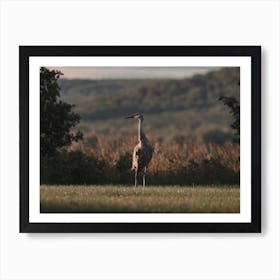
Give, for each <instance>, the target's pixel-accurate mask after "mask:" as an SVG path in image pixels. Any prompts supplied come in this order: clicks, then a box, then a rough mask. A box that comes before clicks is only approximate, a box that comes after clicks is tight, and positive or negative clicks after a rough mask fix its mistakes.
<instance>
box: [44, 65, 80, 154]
mask: <svg viewBox="0 0 280 280" xmlns="http://www.w3.org/2000/svg"><path fill="white" fill-rule="evenodd" d="M61 75H63V74H62V73H61V72H59V71H56V70H52V71H50V70H48V69H47V68H45V67H41V68H40V143H41V147H40V151H41V156H50V155H52V154H53V153H54V152H55V151H56V150H57V149H59V148H62V147H64V146H68V145H70V144H71V143H72V142H73V141H78V140H79V139H82V133H81V132H80V131H78V132H77V133H73V132H70V130H71V128H73V127H74V126H75V125H76V124H77V123H78V122H79V121H80V116H79V115H78V114H77V113H74V112H72V109H73V107H74V105H70V104H68V103H65V102H63V101H61V100H60V93H59V89H60V88H59V86H58V79H59V77H60V76H61Z"/></svg>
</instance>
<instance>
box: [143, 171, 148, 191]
mask: <svg viewBox="0 0 280 280" xmlns="http://www.w3.org/2000/svg"><path fill="white" fill-rule="evenodd" d="M146 172H147V167H145V168H144V171H143V188H144V187H145V184H146Z"/></svg>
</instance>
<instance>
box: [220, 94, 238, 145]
mask: <svg viewBox="0 0 280 280" xmlns="http://www.w3.org/2000/svg"><path fill="white" fill-rule="evenodd" d="M219 100H220V101H222V102H223V103H224V104H225V105H226V106H228V108H229V112H230V114H231V115H232V116H233V118H234V121H233V123H232V124H231V127H232V128H233V129H234V130H235V135H236V141H237V142H239V141H240V103H239V101H238V100H237V99H236V98H235V97H225V96H221V97H220V98H219Z"/></svg>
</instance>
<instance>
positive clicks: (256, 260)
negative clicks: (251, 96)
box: [0, 0, 280, 280]
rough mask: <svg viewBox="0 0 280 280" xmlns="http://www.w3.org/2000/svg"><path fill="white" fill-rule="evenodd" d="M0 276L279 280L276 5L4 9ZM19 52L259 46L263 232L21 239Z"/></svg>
mask: <svg viewBox="0 0 280 280" xmlns="http://www.w3.org/2000/svg"><path fill="white" fill-rule="evenodd" d="M0 8H1V14H0V26H1V30H0V31H1V32H0V36H1V37H0V39H1V40H0V42H1V60H0V61H1V66H0V67H1V68H0V70H1V81H0V87H1V91H0V92H1V99H0V106H1V108H0V114H1V134H0V135H1V159H0V162H1V176H0V180H1V184H0V185H1V189H0V200H1V201H0V210H1V214H0V222H1V224H0V248H1V249H0V261H1V262H0V265H1V266H0V278H1V279H29V280H32V279H266V280H268V279H275V280H276V279H280V269H279V263H280V261H279V253H280V252H279V248H280V247H279V240H280V237H279V236H280V235H279V229H280V227H279V225H280V217H279V213H280V211H279V210H280V209H279V197H280V196H279V185H280V184H279V183H280V182H279V166H280V165H279V142H280V141H279V111H278V110H279V50H280V40H279V36H280V32H279V31H280V30H279V26H280V25H279V11H280V3H279V1H277V0H274V1H273V0H266V1H261V0H259V1H257V0H255V1H253V0H252V1H250V0H245V1H238V0H235V1H212V0H211V1H210V0H208V1H200V0H198V1H156V0H155V1H145V0H144V1H139V2H137V1H131V2H130V1H123V2H120V1H109V0H108V1H107V0H105V1H103V2H101V1H25V0H22V1H13V0H12V1H7V0H2V1H1V2H0ZM19 45H262V47H263V57H262V59H263V61H262V94H263V99H262V110H263V111H262V116H263V118H262V127H263V129H262V132H263V136H262V143H263V150H262V159H263V167H262V168H263V170H262V171H263V172H262V174H263V176H262V178H263V179H262V184H263V193H262V197H263V201H262V203H263V213H262V214H263V233H262V234H19V233H18V231H19V187H18V182H19V173H18V171H19V170H18V166H19V159H18V154H19V150H18V143H19V142H18V141H19V140H18V136H19V135H18V125H19V120H18V46H19Z"/></svg>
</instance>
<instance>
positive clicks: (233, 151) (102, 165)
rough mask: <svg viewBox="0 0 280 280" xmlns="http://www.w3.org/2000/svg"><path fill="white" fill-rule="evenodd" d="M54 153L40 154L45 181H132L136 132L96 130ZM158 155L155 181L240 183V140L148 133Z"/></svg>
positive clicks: (151, 173)
mask: <svg viewBox="0 0 280 280" xmlns="http://www.w3.org/2000/svg"><path fill="white" fill-rule="evenodd" d="M86 139H87V140H85V141H83V142H81V143H79V144H78V145H76V146H72V147H70V148H69V149H68V151H67V152H66V151H64V152H61V153H59V154H57V155H56V156H54V157H53V158H50V159H42V160H41V183H45V184H133V174H132V172H131V170H130V168H131V161H132V151H133V148H134V146H135V145H136V143H137V138H136V137H135V136H128V135H126V136H115V137H108V136H106V135H101V136H98V137H97V136H92V137H88V138H86ZM149 139H150V141H151V143H152V144H153V146H154V155H153V158H152V161H151V163H150V165H149V168H148V174H147V183H148V184H152V185H186V184H204V185H211V184H215V185H219V184H220V185H223V184H239V173H240V160H239V156H240V146H239V144H237V143H231V142H227V143H225V144H224V145H217V144H215V143H206V142H201V141H196V140H194V139H191V140H188V139H186V138H185V137H183V136H182V137H175V138H170V137H163V136H160V137H159V136H153V135H149Z"/></svg>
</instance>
